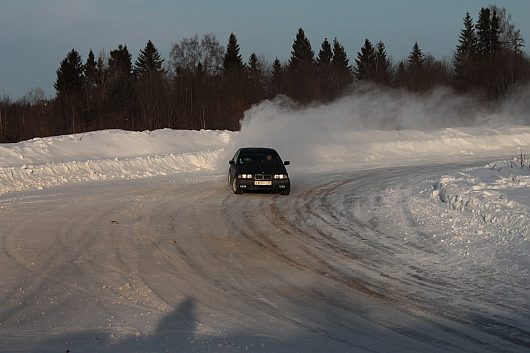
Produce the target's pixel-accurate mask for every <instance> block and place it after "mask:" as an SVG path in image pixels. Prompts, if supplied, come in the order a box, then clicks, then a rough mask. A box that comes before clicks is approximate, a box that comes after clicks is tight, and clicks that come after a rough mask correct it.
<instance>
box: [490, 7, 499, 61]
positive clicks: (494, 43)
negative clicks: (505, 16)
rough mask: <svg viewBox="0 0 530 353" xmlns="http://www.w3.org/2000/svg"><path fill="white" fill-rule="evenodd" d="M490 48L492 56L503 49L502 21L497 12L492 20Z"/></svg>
mask: <svg viewBox="0 0 530 353" xmlns="http://www.w3.org/2000/svg"><path fill="white" fill-rule="evenodd" d="M490 48H491V54H495V53H498V52H499V51H500V49H501V42H500V19H499V16H497V11H496V10H493V11H492V14H491V20H490Z"/></svg>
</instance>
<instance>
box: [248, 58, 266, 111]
mask: <svg viewBox="0 0 530 353" xmlns="http://www.w3.org/2000/svg"><path fill="white" fill-rule="evenodd" d="M247 80H248V85H249V91H248V97H249V103H250V104H255V103H257V102H258V101H259V100H260V99H261V98H262V97H263V95H264V91H265V87H264V79H263V68H262V64H261V62H260V61H259V59H258V56H257V55H256V53H252V54H250V57H249V59H248V69H247Z"/></svg>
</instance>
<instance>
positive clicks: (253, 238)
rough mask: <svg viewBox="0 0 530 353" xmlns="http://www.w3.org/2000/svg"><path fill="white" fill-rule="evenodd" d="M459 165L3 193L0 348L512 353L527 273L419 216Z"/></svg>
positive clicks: (524, 305) (525, 327) (522, 335)
mask: <svg viewBox="0 0 530 353" xmlns="http://www.w3.org/2000/svg"><path fill="white" fill-rule="evenodd" d="M459 168H462V165H449V166H448V165H441V166H422V167H402V168H391V169H388V168H386V169H376V170H369V171H356V172H351V173H336V174H318V175H304V176H302V175H298V176H296V175H295V177H294V181H293V185H294V188H293V190H292V195H290V196H288V197H285V196H279V195H268V194H245V195H233V194H231V193H230V192H229V191H228V189H227V188H226V186H225V181H224V177H220V176H210V177H197V178H196V179H189V180H185V179H184V178H185V177H184V176H179V177H178V179H176V180H173V179H171V177H168V176H165V177H155V178H148V179H142V180H136V181H128V182H119V181H115V182H101V183H92V184H81V185H73V186H63V187H57V188H54V189H49V190H43V191H36V192H25V193H18V194H16V193H15V194H7V195H4V196H1V197H0V209H1V210H2V212H1V213H0V224H1V232H0V253H1V255H0V268H2V269H7V270H6V271H3V273H2V275H1V276H0V291H1V293H0V351H1V352H58V351H59V352H60V351H66V350H67V349H68V350H70V351H71V352H72V353H76V352H88V351H94V352H125V351H127V352H165V351H170V352H237V351H251V352H323V351H326V352H389V351H392V352H413V351H418V352H419V351H422V352H427V351H428V352H462V351H469V352H471V351H472V352H482V351H488V352H525V351H527V350H528V349H529V348H530V330H529V327H530V294H529V293H530V287H529V282H528V281H527V279H528V273H527V272H523V273H514V272H512V271H513V270H514V269H513V267H509V266H507V265H506V266H504V265H503V264H504V263H503V262H502V261H501V260H495V259H493V260H492V259H491V258H490V261H489V262H484V261H480V259H481V257H479V256H478V255H479V254H473V253H470V252H469V249H468V250H466V251H467V252H466V254H465V255H464V254H463V253H462V251H463V250H465V249H464V248H463V247H462V246H460V245H458V244H457V243H456V242H451V241H449V238H450V236H451V234H450V233H447V232H446V233H444V234H440V233H439V232H440V229H441V227H437V226H436V225H434V224H432V223H430V222H431V220H430V219H429V214H432V213H433V212H447V211H443V210H440V211H438V210H437V208H442V206H443V205H438V204H436V200H433V199H431V198H429V197H427V196H425V197H422V196H421V195H426V194H427V193H428V191H429V185H430V184H429V183H431V182H432V181H433V180H437V178H439V177H440V175H443V174H445V173H447V172H450V171H452V170H457V169H459ZM422 192H423V194H422ZM437 219H439V218H437ZM487 250H488V249H487V247H482V248H480V251H481V252H484V251H487ZM490 250H492V251H493V249H490ZM475 255H476V256H475ZM524 270H526V271H528V269H524Z"/></svg>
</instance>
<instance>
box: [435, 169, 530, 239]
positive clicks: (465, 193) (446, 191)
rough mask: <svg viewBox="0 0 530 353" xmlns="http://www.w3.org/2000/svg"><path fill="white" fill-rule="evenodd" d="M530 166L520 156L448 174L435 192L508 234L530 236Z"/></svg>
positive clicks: (456, 206) (436, 196) (453, 206)
mask: <svg viewBox="0 0 530 353" xmlns="http://www.w3.org/2000/svg"><path fill="white" fill-rule="evenodd" d="M529 186H530V169H529V167H528V164H527V163H526V166H523V167H522V168H521V167H520V163H519V162H518V161H516V160H510V161H502V162H496V163H490V164H488V165H486V166H483V167H477V168H469V169H465V170H463V171H461V172H459V173H456V174H453V175H446V176H444V177H442V178H441V180H440V181H439V182H438V183H436V184H435V185H434V186H433V188H434V190H433V192H432V195H433V197H434V198H439V199H440V200H441V201H442V202H444V203H446V204H448V205H449V207H450V208H451V209H453V210H457V211H459V212H465V213H468V214H470V215H472V217H473V218H474V219H475V220H477V221H478V222H480V223H482V224H485V225H489V226H492V227H494V228H495V229H496V232H497V233H498V234H500V235H503V236H505V237H508V238H523V239H526V240H528V239H530V236H529V234H530V233H529V232H530V213H529V207H530V193H529V192H528V187H529Z"/></svg>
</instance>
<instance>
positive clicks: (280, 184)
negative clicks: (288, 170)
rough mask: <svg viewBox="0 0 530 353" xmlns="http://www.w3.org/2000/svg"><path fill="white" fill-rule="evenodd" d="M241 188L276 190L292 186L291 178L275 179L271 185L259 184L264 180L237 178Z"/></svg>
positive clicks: (271, 181)
mask: <svg viewBox="0 0 530 353" xmlns="http://www.w3.org/2000/svg"><path fill="white" fill-rule="evenodd" d="M236 180H237V183H238V185H239V188H240V189H241V190H273V191H276V192H280V191H284V190H288V189H289V188H290V186H291V184H290V181H289V179H273V180H267V181H270V185H259V184H260V182H261V181H262V180H254V179H241V178H237V179H236Z"/></svg>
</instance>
